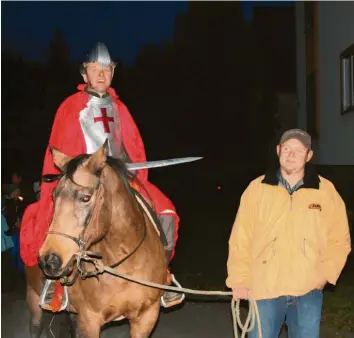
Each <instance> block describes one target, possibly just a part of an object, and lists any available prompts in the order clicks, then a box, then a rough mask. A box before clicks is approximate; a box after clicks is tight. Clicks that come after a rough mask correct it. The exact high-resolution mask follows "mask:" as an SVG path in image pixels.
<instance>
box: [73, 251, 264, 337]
mask: <svg viewBox="0 0 354 338" xmlns="http://www.w3.org/2000/svg"><path fill="white" fill-rule="evenodd" d="M90 255H95V254H94V253H91V252H88V251H85V252H80V253H79V254H78V255H77V256H78V258H77V268H78V271H79V272H80V274H81V277H82V278H86V276H87V274H86V272H85V271H83V270H82V269H81V265H80V261H81V260H84V261H89V262H92V263H93V264H94V266H95V269H96V272H95V274H96V275H99V274H102V273H104V272H107V273H109V274H111V275H113V276H116V277H119V278H123V279H126V280H129V281H131V282H134V283H137V284H141V285H145V286H149V287H152V288H155V289H161V290H168V291H175V292H182V293H188V294H193V295H209V296H232V292H230V291H204V290H194V289H187V288H182V287H175V286H168V285H163V284H158V283H153V282H147V281H144V280H141V279H138V278H135V277H132V276H129V275H127V274H125V273H122V272H118V271H116V270H113V269H112V268H110V267H109V266H105V265H103V264H102V262H101V261H99V260H97V259H93V258H91V257H90ZM91 275H92V273H91ZM248 303H249V309H248V315H247V318H246V321H245V323H244V324H243V323H242V321H241V314H240V300H235V299H233V300H232V302H231V313H232V320H233V329H234V337H235V338H238V337H239V333H238V327H239V328H240V329H241V331H242V332H241V338H245V337H246V334H247V333H249V332H251V331H252V330H253V328H254V327H255V324H256V321H257V328H258V338H262V327H261V320H260V316H259V311H258V306H257V303H256V301H255V300H254V299H253V298H252V297H249V299H248Z"/></svg>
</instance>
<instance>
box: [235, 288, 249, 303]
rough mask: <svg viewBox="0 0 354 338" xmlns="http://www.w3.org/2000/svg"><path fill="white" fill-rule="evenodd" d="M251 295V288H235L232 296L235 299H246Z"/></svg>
mask: <svg viewBox="0 0 354 338" xmlns="http://www.w3.org/2000/svg"><path fill="white" fill-rule="evenodd" d="M249 295H250V289H248V288H233V289H232V296H233V298H234V299H235V300H238V299H245V300H247V299H248V297H249Z"/></svg>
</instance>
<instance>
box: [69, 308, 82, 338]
mask: <svg viewBox="0 0 354 338" xmlns="http://www.w3.org/2000/svg"><path fill="white" fill-rule="evenodd" d="M77 316H78V315H77V314H76V313H70V314H69V318H70V338H80V333H79V328H78V323H77Z"/></svg>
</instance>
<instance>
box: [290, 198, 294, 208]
mask: <svg viewBox="0 0 354 338" xmlns="http://www.w3.org/2000/svg"><path fill="white" fill-rule="evenodd" d="M290 210H291V211H292V210H293V195H290Z"/></svg>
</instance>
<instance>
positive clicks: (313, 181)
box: [262, 164, 320, 189]
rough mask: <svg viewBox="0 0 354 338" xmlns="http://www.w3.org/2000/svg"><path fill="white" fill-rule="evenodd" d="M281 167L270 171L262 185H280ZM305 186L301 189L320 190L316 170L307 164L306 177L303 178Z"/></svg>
mask: <svg viewBox="0 0 354 338" xmlns="http://www.w3.org/2000/svg"><path fill="white" fill-rule="evenodd" d="M278 170H279V167H278V168H276V169H275V170H274V169H271V170H269V171H268V172H267V173H266V174H265V176H264V178H263V180H262V183H264V184H269V185H278V183H279V180H278V177H277V172H278ZM303 181H304V184H303V185H302V186H301V187H300V189H302V188H305V189H319V188H320V177H319V176H318V174H317V172H316V169H315V168H314V166H312V165H310V164H306V166H305V176H304V178H303Z"/></svg>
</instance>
